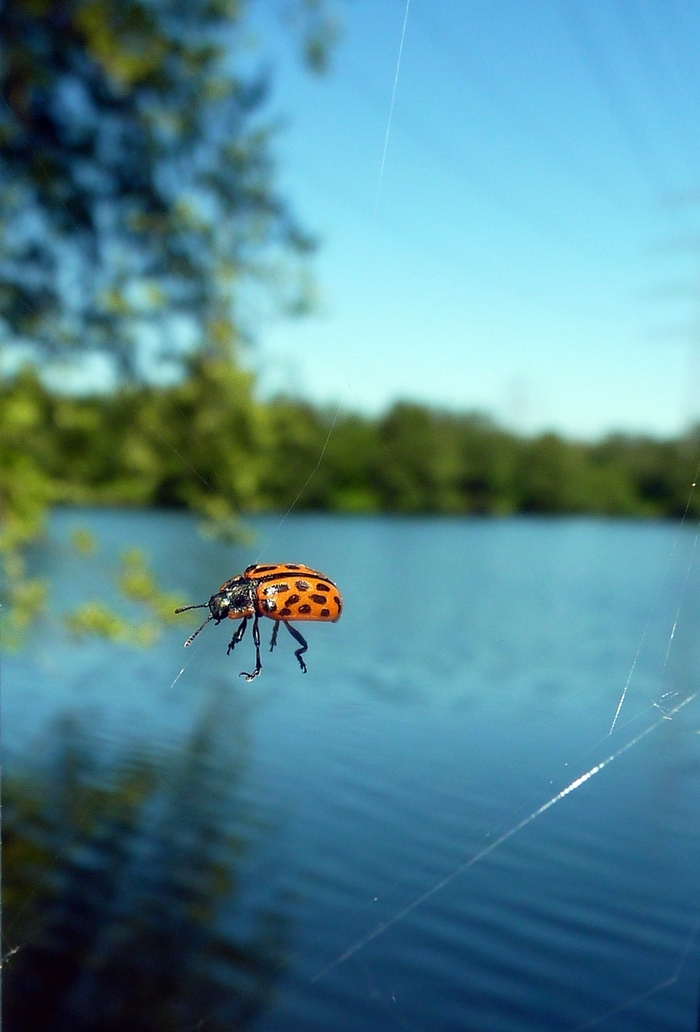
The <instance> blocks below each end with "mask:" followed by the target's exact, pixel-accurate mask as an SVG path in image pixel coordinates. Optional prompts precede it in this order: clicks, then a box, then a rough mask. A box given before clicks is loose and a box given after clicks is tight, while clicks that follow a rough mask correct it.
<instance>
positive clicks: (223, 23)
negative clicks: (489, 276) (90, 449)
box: [0, 0, 335, 432]
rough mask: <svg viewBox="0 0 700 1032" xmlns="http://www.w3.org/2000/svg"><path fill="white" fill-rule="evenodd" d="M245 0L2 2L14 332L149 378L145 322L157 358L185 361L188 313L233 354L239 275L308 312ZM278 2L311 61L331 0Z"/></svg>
mask: <svg viewBox="0 0 700 1032" xmlns="http://www.w3.org/2000/svg"><path fill="white" fill-rule="evenodd" d="M253 6H254V5H253V4H252V0H189V2H187V3H183V2H182V0H156V2H151V0H5V2H4V3H3V4H2V5H0V96H1V97H2V102H1V103H0V225H2V227H3V248H2V255H1V257H0V303H1V305H2V311H3V319H4V321H5V327H6V328H7V330H8V331H9V339H10V340H13V341H15V342H20V343H24V344H26V343H28V342H31V345H32V347H33V348H34V351H35V354H41V356H42V358H46V357H48V358H51V359H58V360H61V361H70V360H71V359H72V358H73V357H74V356H77V355H79V354H82V353H85V352H92V353H95V352H99V353H102V354H103V355H105V356H109V358H110V359H111V360H112V362H113V363H114V366H115V371H116V372H117V373H118V374H119V375H120V377H121V379H122V380H123V381H126V382H128V381H133V380H138V379H139V378H141V377H142V376H143V374H144V368H143V365H142V362H141V356H139V354H138V341H139V339H142V338H143V334H144V331H146V330H148V331H150V332H152V333H155V334H157V337H158V340H159V347H160V354H159V356H158V359H157V362H158V363H162V362H164V361H165V362H166V363H167V362H169V363H171V364H172V363H179V362H180V361H181V358H182V346H181V344H178V334H177V332H176V330H177V329H178V327H180V328H182V326H183V324H184V322H185V321H186V323H187V325H188V326H189V327H190V329H191V330H193V331H195V332H196V333H197V334H198V336H199V341H198V344H199V346H200V347H204V348H206V350H208V351H209V352H210V353H213V354H219V355H223V356H225V357H230V355H231V353H232V352H233V350H234V349H235V347H236V345H237V343H238V341H239V340H240V338H241V336H242V335H244V333H245V329H246V327H245V326H243V325H241V322H240V317H239V316H238V314H237V313H238V312H239V311H240V305H239V306H238V308H236V309H234V307H233V302H234V301H236V302H238V301H239V299H240V295H241V290H242V287H243V285H244V284H245V283H246V282H247V281H248V280H253V281H254V282H256V283H261V282H263V283H267V284H268V285H272V284H275V283H277V284H279V283H280V282H281V283H282V292H281V300H283V302H284V303H287V304H288V305H289V307H290V308H291V309H298V308H300V307H302V308H303V304H304V299H305V297H306V294H307V285H306V277H305V273H304V263H303V257H304V255H305V254H306V253H307V252H308V251H309V249H310V247H311V241H310V239H309V238H308V237H307V236H306V235H305V234H304V233H303V232H302V231H301V230H300V228H299V227H298V225H297V224H296V222H295V220H294V219H293V217H292V216H291V214H290V212H289V210H288V208H287V206H286V205H285V203H284V202H283V201H282V199H281V198H280V197H279V196H278V195H277V194H276V192H275V190H274V188H273V172H274V162H273V158H272V151H271V128H270V126H269V125H267V124H265V122H263V120H262V117H261V115H262V111H263V109H264V104H265V101H266V99H267V96H268V93H269V90H268V86H269V83H268V74H267V72H265V71H263V68H264V56H265V55H264V51H260V50H259V51H258V52H257V53H256V50H255V48H252V47H251V30H250V25H249V22H250V12H251V8H252V7H253ZM287 11H288V13H289V15H290V18H289V21H290V22H291V23H292V29H293V33H294V35H295V37H296V38H297V39H299V40H300V41H301V49H302V52H303V54H304V56H305V60H306V62H307V63H308V64H309V66H310V67H312V68H313V69H314V70H319V69H321V68H322V67H323V66H324V64H325V61H326V58H327V55H328V50H329V47H330V46H331V44H332V42H333V39H334V36H335V23H334V22H333V19H332V17H331V15H330V14H329V11H328V7H327V0H292V2H291V3H290V4H289V5H288V6H287ZM261 45H262V44H260V46H261ZM298 259H299V260H301V264H298V263H297V260H298ZM290 261H291V264H290ZM279 296H280V295H279V293H278V297H279ZM75 429H76V432H80V429H81V428H80V427H76V428H75ZM82 429H83V430H85V429H87V428H86V426H85V425H83V427H82Z"/></svg>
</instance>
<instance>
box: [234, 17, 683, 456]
mask: <svg viewBox="0 0 700 1032" xmlns="http://www.w3.org/2000/svg"><path fill="white" fill-rule="evenodd" d="M338 11H339V13H340V16H341V18H342V37H341V40H340V43H339V45H338V47H337V49H336V51H335V54H334V59H333V63H332V67H331V70H330V72H329V73H328V74H327V75H326V76H324V77H323V78H321V79H320V80H316V79H314V78H312V77H309V76H308V75H307V74H305V73H304V72H303V71H302V70H301V69H300V68H299V66H298V64H297V63H295V61H294V60H293V57H292V55H291V54H290V52H289V47H288V46H284V45H283V42H282V40H281V39H280V45H279V51H278V62H277V67H276V72H275V94H274V100H273V107H274V109H275V111H276V112H278V113H280V114H282V115H284V116H285V118H286V119H287V127H286V129H285V130H284V132H283V133H282V134H281V135H280V137H279V139H278V141H277V147H276V150H277V154H278V157H279V177H280V184H281V187H282V190H283V192H284V194H285V195H286V196H287V197H288V198H289V200H290V201H291V202H292V204H293V206H294V208H295V210H296V212H297V214H298V216H299V217H300V220H301V222H302V224H304V225H305V226H306V227H307V228H309V229H311V230H312V231H313V232H315V233H316V234H317V235H318V237H319V238H320V240H321V248H320V250H319V252H318V255H317V256H316V259H315V261H314V263H313V267H314V273H315V277H316V282H317V285H318V305H317V309H316V312H315V314H314V315H313V316H312V317H310V318H305V319H303V320H299V321H293V322H289V321H287V320H279V321H275V322H274V323H267V324H265V325H263V326H262V328H261V331H260V334H259V337H258V342H257V345H256V347H255V348H254V349H253V351H252V353H251V361H252V363H253V364H254V366H255V367H256V368H257V369H258V371H259V373H260V380H261V386H262V388H263V390H264V391H265V392H267V393H273V392H275V391H276V390H279V389H283V388H287V389H288V388H289V386H290V385H291V386H292V387H293V389H294V390H295V391H297V392H298V393H300V394H302V395H303V396H305V397H308V398H310V399H312V400H313V401H315V402H321V403H328V404H332V405H333V404H338V403H340V404H342V405H343V406H344V407H349V408H354V409H361V410H363V411H366V412H369V413H375V412H378V411H380V410H382V409H384V408H385V407H386V406H388V405H389V404H391V403H392V402H393V401H395V400H396V399H398V398H403V399H415V400H419V401H422V402H427V403H430V404H433V405H438V406H444V407H449V408H452V409H459V410H473V409H478V410H481V411H484V412H487V413H489V414H491V415H492V416H494V417H495V418H496V419H498V420H499V421H501V422H503V423H505V424H506V425H508V426H510V427H512V428H514V429H517V430H519V431H522V432H526V433H534V432H537V431H539V430H542V429H550V428H553V429H556V430H559V431H561V432H564V433H566V434H567V435H571V436H577V437H595V436H598V435H600V434H602V433H604V432H606V431H608V430H611V429H620V430H627V431H643V432H653V433H658V434H668V433H672V434H673V433H677V432H679V431H680V430H682V429H684V428H685V427H686V426H687V425H688V423H689V422H690V421H691V420H692V419H697V418H700V359H699V358H698V352H700V339H699V338H698V328H699V324H700V290H699V289H698V287H699V286H700V282H699V280H698V271H699V265H700V262H699V259H700V232H698V230H700V139H699V133H698V126H700V81H699V80H700V72H699V68H700V63H699V62H698V60H697V55H698V53H700V46H699V44H700V11H699V10H698V9H697V8H696V6H695V5H694V4H691V3H690V2H684V0H601V2H598V0H520V2H516V0H507V2H506V0H441V2H440V3H439V4H438V3H435V2H431V3H429V2H427V0H411V2H410V6H409V10H408V17H407V22H406V34H405V39H404V46H403V52H402V60H401V66H400V71H399V77H398V83H397V89H396V97H395V104H394V109H393V117H392V120H391V127H390V133H389V139H388V146H387V150H386V160H385V163H384V168H383V175H382V177H381V189H380V169H381V167H382V155H383V150H384V144H385V138H386V132H387V123H388V119H389V112H390V108H391V98H392V90H393V85H394V78H395V74H396V65H397V57H398V52H399V44H400V40H401V32H402V26H403V22H404V15H405V12H406V4H405V0H381V2H380V0H348V2H345V3H342V2H341V3H339V4H338ZM264 31H265V32H269V31H270V26H269V24H268V25H265V26H264ZM274 31H279V30H274ZM689 241H690V244H689V243H688V242H689Z"/></svg>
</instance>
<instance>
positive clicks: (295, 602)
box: [175, 563, 343, 681]
mask: <svg viewBox="0 0 700 1032" xmlns="http://www.w3.org/2000/svg"><path fill="white" fill-rule="evenodd" d="M206 608H208V609H209V616H208V617H207V618H206V620H205V621H204V623H203V624H202V625H201V626H200V627H198V628H197V630H196V631H195V632H194V634H191V635H190V636H189V638H188V639H187V641H186V642H185V648H187V647H188V645H191V644H192V642H193V641H194V639H195V638H196V637H197V635H198V634H199V632H200V631H201V630H202V628H203V627H206V625H207V624H208V623H209V621H210V620H214V622H215V623H217V624H219V623H221V621H222V620H225V619H226V618H227V617H228V619H229V620H242V623H241V625H240V626H239V627H237V628H236V630H235V632H234V635H233V637H232V638H231V641H230V642H229V646H228V648H227V650H226V654H227V655H228V654H229V653H230V652H231V651H232V649H234V648H235V647H236V645H238V643H239V642H240V641H241V640H242V638H243V635H244V634H245V632H246V627H247V626H248V620H250V619H251V618H252V620H253V644H254V645H255V670H253V672H252V674H248V673H246V671H245V670H242V671H241V677H245V679H246V681H252V680H253V678H254V677H257V676H258V674H259V673H260V671H261V669H262V663H261V661H260V628H259V627H258V619H259V618H260V617H261V616H267V617H269V618H270V619H271V620H274V621H275V626H274V628H273V631H272V638H271V639H270V652H272V650H273V649H274V647H275V645H276V644H277V632H278V631H279V626H280V624H281V623H283V624H284V625H285V627H286V628H287V630H288V631H289V633H290V634H291V635H292V637H293V638H294V639H295V640H296V641H298V642H299V645H300V648H298V649H295V651H294V655H295V656H296V657H297V659H298V661H299V666H300V667H301V669H302V672H303V673H306V663H305V662H304V660H303V659H302V654H303V653H304V652H306V650H307V649H308V647H309V646H308V645H307V643H306V640H305V639H304V637H303V636H302V635H301V634H300V633H299V631H298V630H297V629H296V627H292V625H291V624H290V623H289V620H292V619H293V620H328V621H329V622H330V623H335V621H336V620H339V619H340V614H341V613H342V611H343V600H342V598H341V597H340V593H339V591H338V589H337V587H336V586H335V584H334V583H333V581H332V580H330V579H329V578H328V577H326V575H325V574H324V573H319V572H318V571H317V570H311V569H310V568H309V567H308V566H301V565H299V564H297V563H273V564H270V565H264V566H261V565H259V564H257V563H256V564H254V565H253V566H249V567H248V568H247V569H246V570H244V571H243V573H240V574H239V575H238V576H237V577H232V578H231V579H230V580H227V581H225V582H224V583H223V584H222V585H221V587H220V588H219V590H218V591H217V592H216V594H215V595H212V596H211V598H210V599H209V601H208V602H201V603H199V604H198V605H196V606H181V607H180V609H176V610H175V612H176V613H184V612H186V611H187V610H188V609H206Z"/></svg>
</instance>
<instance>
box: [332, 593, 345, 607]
mask: <svg viewBox="0 0 700 1032" xmlns="http://www.w3.org/2000/svg"><path fill="white" fill-rule="evenodd" d="M333 601H334V602H335V604H336V605H337V607H338V609H342V608H343V603H342V602H341V601H340V596H339V595H334V596H333Z"/></svg>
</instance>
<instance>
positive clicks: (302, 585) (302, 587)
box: [294, 580, 311, 591]
mask: <svg viewBox="0 0 700 1032" xmlns="http://www.w3.org/2000/svg"><path fill="white" fill-rule="evenodd" d="M294 586H295V588H296V589H297V591H308V590H309V588H310V587H311V585H310V584H309V582H308V581H305V580H298V581H297V582H296V584H295V585H294Z"/></svg>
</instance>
